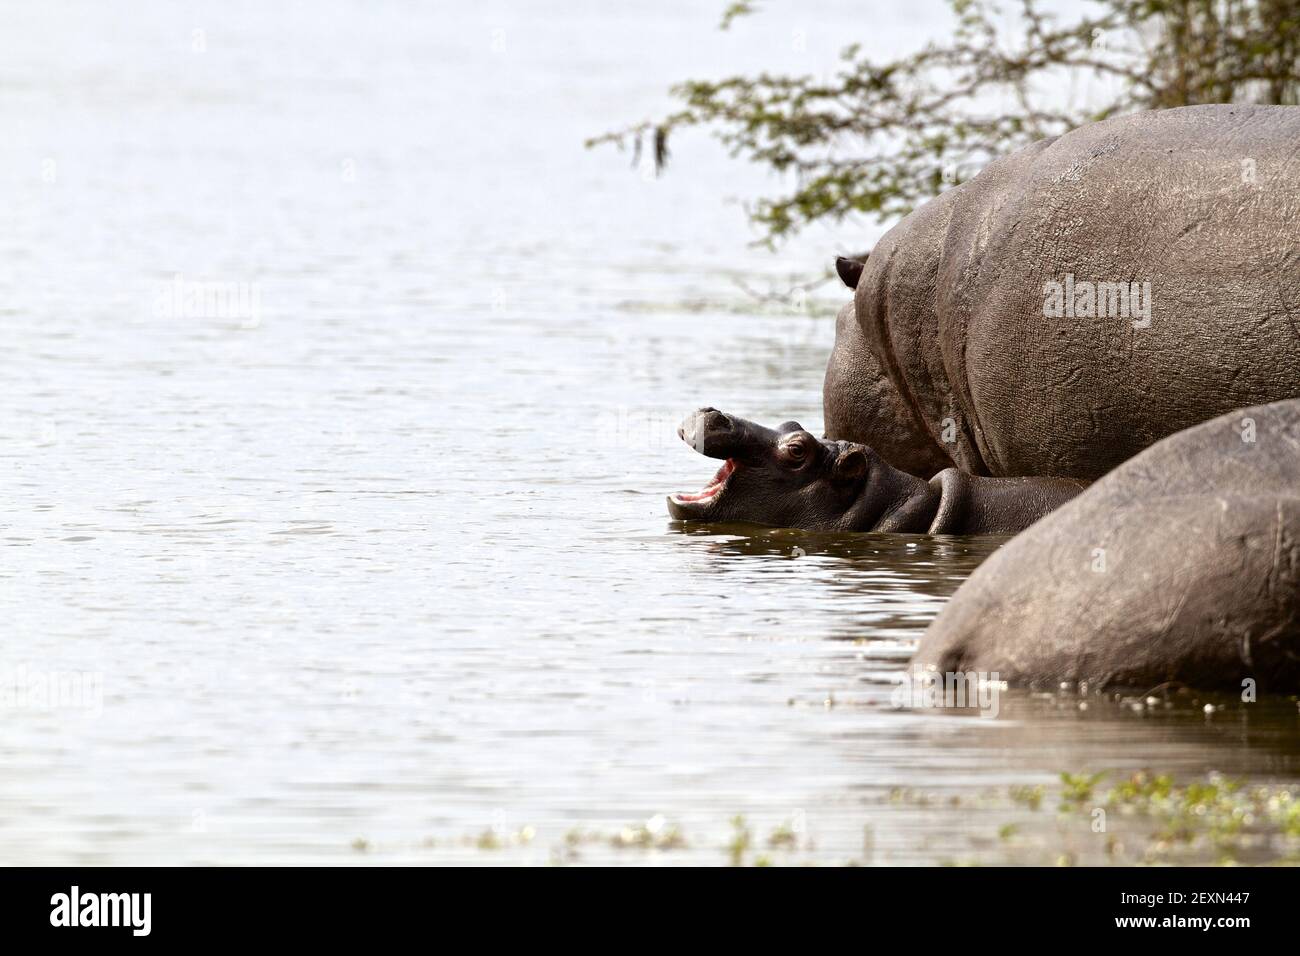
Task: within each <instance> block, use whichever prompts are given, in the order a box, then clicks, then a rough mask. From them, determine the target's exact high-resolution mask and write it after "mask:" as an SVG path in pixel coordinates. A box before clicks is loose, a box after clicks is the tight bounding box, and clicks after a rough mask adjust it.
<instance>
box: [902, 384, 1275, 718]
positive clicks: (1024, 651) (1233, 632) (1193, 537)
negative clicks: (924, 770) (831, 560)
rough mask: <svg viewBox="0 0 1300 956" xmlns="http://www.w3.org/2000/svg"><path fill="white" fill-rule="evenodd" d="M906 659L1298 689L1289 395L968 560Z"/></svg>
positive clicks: (1050, 673) (1126, 467) (1172, 448)
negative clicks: (962, 577) (975, 565)
mask: <svg viewBox="0 0 1300 956" xmlns="http://www.w3.org/2000/svg"><path fill="white" fill-rule="evenodd" d="M916 660H917V663H918V664H920V665H925V666H931V667H934V668H936V669H938V670H940V671H944V672H967V671H984V672H997V673H998V675H999V677H1000V678H1001V679H1003V680H1009V681H1013V682H1017V683H1037V684H1039V685H1040V686H1051V687H1054V686H1056V684H1057V682H1061V681H1086V682H1088V683H1089V684H1090V685H1091V686H1093V687H1102V686H1106V685H1108V684H1119V685H1129V686H1137V687H1153V686H1155V685H1157V684H1162V683H1164V682H1167V681H1175V682H1179V683H1183V684H1188V685H1192V686H1196V687H1202V688H1223V689H1230V690H1236V691H1241V690H1243V688H1246V689H1250V688H1252V687H1255V686H1256V685H1257V686H1258V689H1259V690H1268V691H1280V692H1287V693H1294V692H1296V691H1298V690H1300V400H1291V401H1284V402H1276V403H1273V404H1270V405H1264V406H1259V407H1255V408H1246V409H1241V410H1240V411H1237V412H1232V413H1230V414H1227V415H1224V416H1221V417H1219V418H1216V419H1214V420H1212V421H1209V422H1204V423H1202V424H1201V425H1199V426H1197V427H1195V428H1192V429H1189V430H1187V431H1183V432H1180V433H1178V434H1177V435H1173V436H1170V437H1169V438H1166V439H1164V440H1163V441H1161V442H1159V443H1158V444H1156V445H1155V446H1153V447H1152V448H1149V449H1147V450H1146V451H1144V452H1142V453H1141V454H1139V455H1138V456H1137V457H1135V458H1132V459H1130V460H1129V461H1128V462H1126V463H1124V464H1123V465H1121V466H1120V467H1119V468H1117V469H1116V470H1115V471H1113V472H1111V473H1110V474H1108V475H1106V476H1105V477H1104V478H1102V479H1101V480H1100V481H1098V482H1097V483H1096V484H1094V485H1092V487H1091V488H1089V489H1088V490H1087V491H1085V492H1084V493H1083V494H1081V495H1079V496H1078V497H1077V498H1075V499H1074V500H1073V501H1070V502H1069V503H1067V504H1065V505H1063V506H1062V507H1061V508H1060V509H1059V510H1057V511H1055V512H1053V513H1052V514H1050V515H1048V516H1047V517H1045V518H1043V519H1042V520H1041V521H1039V522H1038V523H1037V524H1034V525H1033V526H1031V527H1030V528H1029V529H1028V530H1026V531H1024V532H1022V533H1021V534H1020V535H1018V536H1017V537H1015V538H1013V539H1012V540H1011V541H1010V542H1009V543H1007V544H1006V545H1004V546H1003V547H1002V548H1001V549H1000V550H999V551H998V552H996V553H995V554H994V555H993V556H992V557H990V558H989V559H988V560H987V561H986V562H985V563H984V564H982V565H981V566H980V567H979V569H978V570H976V572H975V573H974V574H973V575H971V577H970V578H969V579H968V580H967V581H966V582H965V583H963V584H962V586H961V588H959V589H958V591H957V593H956V594H955V595H954V596H953V598H952V600H951V601H950V602H949V603H948V604H947V605H946V606H945V607H944V609H943V611H942V613H941V614H940V615H939V617H938V618H937V619H936V620H935V621H934V622H933V623H932V624H931V625H930V627H929V629H928V630H927V631H926V633H925V636H924V637H923V638H922V640H921V645H920V648H919V649H918V651H917V658H916ZM1247 681H1253V682H1254V683H1253V684H1250V683H1245V682H1247Z"/></svg>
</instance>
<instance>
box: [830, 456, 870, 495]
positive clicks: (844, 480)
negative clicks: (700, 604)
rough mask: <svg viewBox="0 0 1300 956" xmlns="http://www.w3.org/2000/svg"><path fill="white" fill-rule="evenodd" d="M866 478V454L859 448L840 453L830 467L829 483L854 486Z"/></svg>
mask: <svg viewBox="0 0 1300 956" xmlns="http://www.w3.org/2000/svg"><path fill="white" fill-rule="evenodd" d="M866 476H867V454H866V452H864V451H863V450H862V449H861V448H849V449H847V450H846V451H842V452H840V455H839V457H838V458H836V459H835V464H834V465H832V466H831V481H833V482H834V483H835V484H837V485H844V486H848V485H855V484H858V483H859V482H860V481H862V479H863V478H865V477H866Z"/></svg>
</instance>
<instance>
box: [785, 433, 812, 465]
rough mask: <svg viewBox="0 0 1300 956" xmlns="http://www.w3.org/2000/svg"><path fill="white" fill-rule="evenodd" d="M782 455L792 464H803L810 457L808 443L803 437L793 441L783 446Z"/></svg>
mask: <svg viewBox="0 0 1300 956" xmlns="http://www.w3.org/2000/svg"><path fill="white" fill-rule="evenodd" d="M781 453H782V454H783V455H784V456H785V457H786V458H787V459H789V460H790V461H791V462H792V463H794V464H796V465H798V464H802V463H803V461H804V460H805V459H806V458H807V457H808V442H807V441H805V440H804V439H803V438H802V437H799V438H795V439H792V440H791V441H788V442H786V443H785V444H784V445H782V446H781Z"/></svg>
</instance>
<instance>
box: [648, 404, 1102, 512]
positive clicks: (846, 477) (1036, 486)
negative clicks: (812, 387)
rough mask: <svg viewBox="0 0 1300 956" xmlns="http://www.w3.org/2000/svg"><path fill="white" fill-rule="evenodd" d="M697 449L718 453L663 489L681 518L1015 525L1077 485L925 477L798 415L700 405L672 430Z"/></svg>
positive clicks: (952, 474) (956, 475)
mask: <svg viewBox="0 0 1300 956" xmlns="http://www.w3.org/2000/svg"><path fill="white" fill-rule="evenodd" d="M677 433H678V435H680V436H681V438H682V440H683V441H685V442H686V443H687V444H689V445H690V446H691V447H693V448H694V449H695V450H696V451H698V452H699V453H700V454H702V455H707V456H708V457H710V458H721V459H725V463H724V464H723V466H722V467H721V468H720V469H719V470H718V473H717V474H716V475H715V476H714V477H713V479H712V480H711V481H710V482H709V483H708V484H707V485H706V486H705V487H704V488H703V490H701V491H699V492H696V493H694V494H675V495H670V496H669V498H668V513H669V514H670V515H672V516H673V517H674V518H677V519H681V520H696V521H746V522H752V523H754V524H765V525H772V526H775V527H781V528H802V529H804V530H805V531H895V532H908V531H914V532H927V533H929V534H1014V533H1015V532H1017V531H1020V530H1021V529H1022V528H1026V527H1028V526H1029V525H1031V524H1033V523H1034V522H1035V521H1037V520H1038V519H1039V518H1041V517H1042V516H1043V515H1045V514H1047V513H1048V512H1049V511H1052V510H1053V509H1055V508H1057V507H1059V506H1060V505H1061V504H1063V503H1065V502H1066V501H1069V500H1070V499H1071V498H1073V497H1074V496H1075V495H1077V494H1078V493H1079V492H1080V491H1082V490H1083V488H1084V484H1083V483H1082V482H1079V481H1073V480H1068V479H1064V480H1062V479H1054V478H976V477H972V476H971V475H966V474H963V473H962V472H960V471H958V470H957V469H955V468H948V469H945V470H944V471H941V472H940V473H939V474H938V475H936V476H935V477H934V478H932V479H931V480H929V481H926V480H925V479H922V478H918V477H916V476H915V475H910V474H908V473H907V472H905V471H900V470H899V469H897V468H894V467H892V466H891V465H889V464H888V463H886V462H885V461H884V460H883V459H882V458H881V457H880V456H879V455H877V454H876V453H875V452H873V451H872V450H871V449H870V448H868V447H867V446H866V445H862V444H857V443H855V442H847V441H838V442H834V441H827V440H825V439H819V438H816V437H814V436H813V435H812V434H810V433H809V432H807V431H805V430H804V428H803V427H802V426H801V425H800V424H799V423H798V422H786V423H785V424H784V425H781V426H780V427H779V428H777V429H775V430H773V429H771V428H764V427H763V426H762V425H756V424H754V423H753V422H749V421H746V420H745V419H743V418H735V417H733V416H730V415H725V414H723V413H722V412H720V411H718V410H717V409H715V408H702V409H700V410H699V411H697V412H695V413H694V414H693V415H690V416H689V417H687V419H686V420H685V421H684V422H683V423H682V426H681V428H679V429H678V431H677Z"/></svg>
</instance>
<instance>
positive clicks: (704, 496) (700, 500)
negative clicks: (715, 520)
mask: <svg viewBox="0 0 1300 956" xmlns="http://www.w3.org/2000/svg"><path fill="white" fill-rule="evenodd" d="M735 470H736V462H735V461H734V460H733V459H731V458H728V459H727V460H726V461H725V462H723V463H722V467H721V468H719V469H718V473H717V474H716V475H714V476H713V478H712V479H710V481H709V483H708V484H707V485H705V486H704V487H703V488H701V489H700V490H699V491H696V492H680V493H678V494H675V495H672V496H671V497H670V498H669V499H668V500H669V501H671V502H672V503H673V504H678V505H702V504H705V503H707V502H709V501H711V500H713V498H714V497H716V496H717V494H718V492H720V491H721V490H722V489H723V488H725V487H726V485H727V479H728V478H730V477H731V475H732V473H733V472H735Z"/></svg>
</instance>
